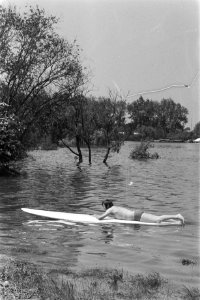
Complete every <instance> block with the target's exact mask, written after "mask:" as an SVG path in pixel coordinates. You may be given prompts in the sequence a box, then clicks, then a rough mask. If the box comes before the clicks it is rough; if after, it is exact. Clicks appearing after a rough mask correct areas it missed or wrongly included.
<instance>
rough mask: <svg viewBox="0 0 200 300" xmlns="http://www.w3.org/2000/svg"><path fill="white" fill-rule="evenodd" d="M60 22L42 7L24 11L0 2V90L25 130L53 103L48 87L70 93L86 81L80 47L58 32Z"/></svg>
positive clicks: (54, 90) (70, 94)
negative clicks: (57, 27)
mask: <svg viewBox="0 0 200 300" xmlns="http://www.w3.org/2000/svg"><path fill="white" fill-rule="evenodd" d="M57 23H58V19H57V18H56V17H54V16H46V15H45V11H44V10H42V9H39V8H38V7H37V8H32V7H29V9H28V10H27V11H26V12H24V13H21V14H20V13H19V12H17V10H16V9H15V8H12V7H9V8H3V7H2V6H0V75H1V77H0V78H1V79H0V88H1V96H2V100H3V101H4V102H5V103H7V104H9V105H10V107H11V108H12V111H13V113H15V115H17V116H18V117H19V118H20V120H23V123H24V124H25V127H24V129H25V131H26V130H27V129H28V128H29V127H30V126H32V125H33V124H34V122H36V121H37V119H38V118H39V116H40V115H41V114H42V112H43V111H44V110H45V109H46V108H47V107H49V106H52V105H54V104H55V102H54V101H53V99H52V97H44V94H45V93H46V94H48V95H52V93H55V92H56V91H57V92H65V95H66V94H67V95H68V98H70V97H72V96H73V95H74V93H75V92H76V91H77V90H78V89H79V88H80V87H81V86H82V85H83V83H84V74H83V68H82V66H81V64H80V61H79V56H80V54H79V53H80V49H79V47H78V45H77V44H76V41H74V42H73V43H68V42H67V41H65V40H64V39H62V38H60V37H59V35H58V34H57V33H56V30H55V27H56V25H57Z"/></svg>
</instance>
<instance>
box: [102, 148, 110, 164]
mask: <svg viewBox="0 0 200 300" xmlns="http://www.w3.org/2000/svg"><path fill="white" fill-rule="evenodd" d="M109 153H110V147H108V148H107V152H106V155H105V156H104V160H103V163H104V164H106V161H107V159H108V155H109Z"/></svg>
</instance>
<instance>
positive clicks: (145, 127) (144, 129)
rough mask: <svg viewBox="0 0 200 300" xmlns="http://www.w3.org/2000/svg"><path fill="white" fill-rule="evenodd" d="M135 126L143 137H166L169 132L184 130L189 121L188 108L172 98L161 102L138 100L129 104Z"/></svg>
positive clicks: (129, 111) (128, 108)
mask: <svg viewBox="0 0 200 300" xmlns="http://www.w3.org/2000/svg"><path fill="white" fill-rule="evenodd" d="M127 110H128V113H129V117H130V119H131V121H132V123H133V124H134V127H135V128H136V130H137V131H138V132H140V133H141V134H142V136H143V137H151V138H160V137H162V138H165V137H167V135H168V134H169V133H175V132H176V131H178V130H183V129H184V126H185V124H186V123H187V114H188V110H187V109H186V108H185V107H183V106H181V105H180V104H179V103H178V104H176V103H175V102H174V101H173V100H172V99H163V100H162V101H161V102H160V103H159V102H157V101H152V100H149V99H147V100H144V99H143V98H142V97H140V98H139V99H138V100H136V101H134V102H132V103H130V104H129V105H127Z"/></svg>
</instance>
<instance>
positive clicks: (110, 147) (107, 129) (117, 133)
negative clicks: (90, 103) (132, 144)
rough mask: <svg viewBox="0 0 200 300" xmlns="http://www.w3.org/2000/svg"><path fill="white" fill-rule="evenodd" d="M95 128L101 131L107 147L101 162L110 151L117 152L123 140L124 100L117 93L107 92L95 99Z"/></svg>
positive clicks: (124, 135)
mask: <svg viewBox="0 0 200 300" xmlns="http://www.w3.org/2000/svg"><path fill="white" fill-rule="evenodd" d="M96 109H97V119H96V123H97V129H98V130H100V131H101V133H102V135H103V137H104V141H105V146H106V148H107V150H106V154H105V156H104V159H103V162H104V163H106V161H107V159H108V156H109V153H110V151H115V152H119V150H120V147H121V145H122V144H123V142H124V141H125V139H126V137H127V135H126V131H125V129H126V127H125V114H126V102H125V100H122V99H121V98H120V97H119V95H118V94H116V93H112V92H111V91H110V92H109V97H108V98H104V97H101V98H99V99H98V101H97V105H96Z"/></svg>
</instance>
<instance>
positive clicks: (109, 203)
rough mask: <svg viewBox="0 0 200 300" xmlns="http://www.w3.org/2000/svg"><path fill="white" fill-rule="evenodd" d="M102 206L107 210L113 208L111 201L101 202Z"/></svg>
mask: <svg viewBox="0 0 200 300" xmlns="http://www.w3.org/2000/svg"><path fill="white" fill-rule="evenodd" d="M102 206H103V207H104V208H105V209H106V210H107V209H109V208H110V207H112V206H113V203H112V201H111V200H109V199H106V200H104V201H102Z"/></svg>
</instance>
